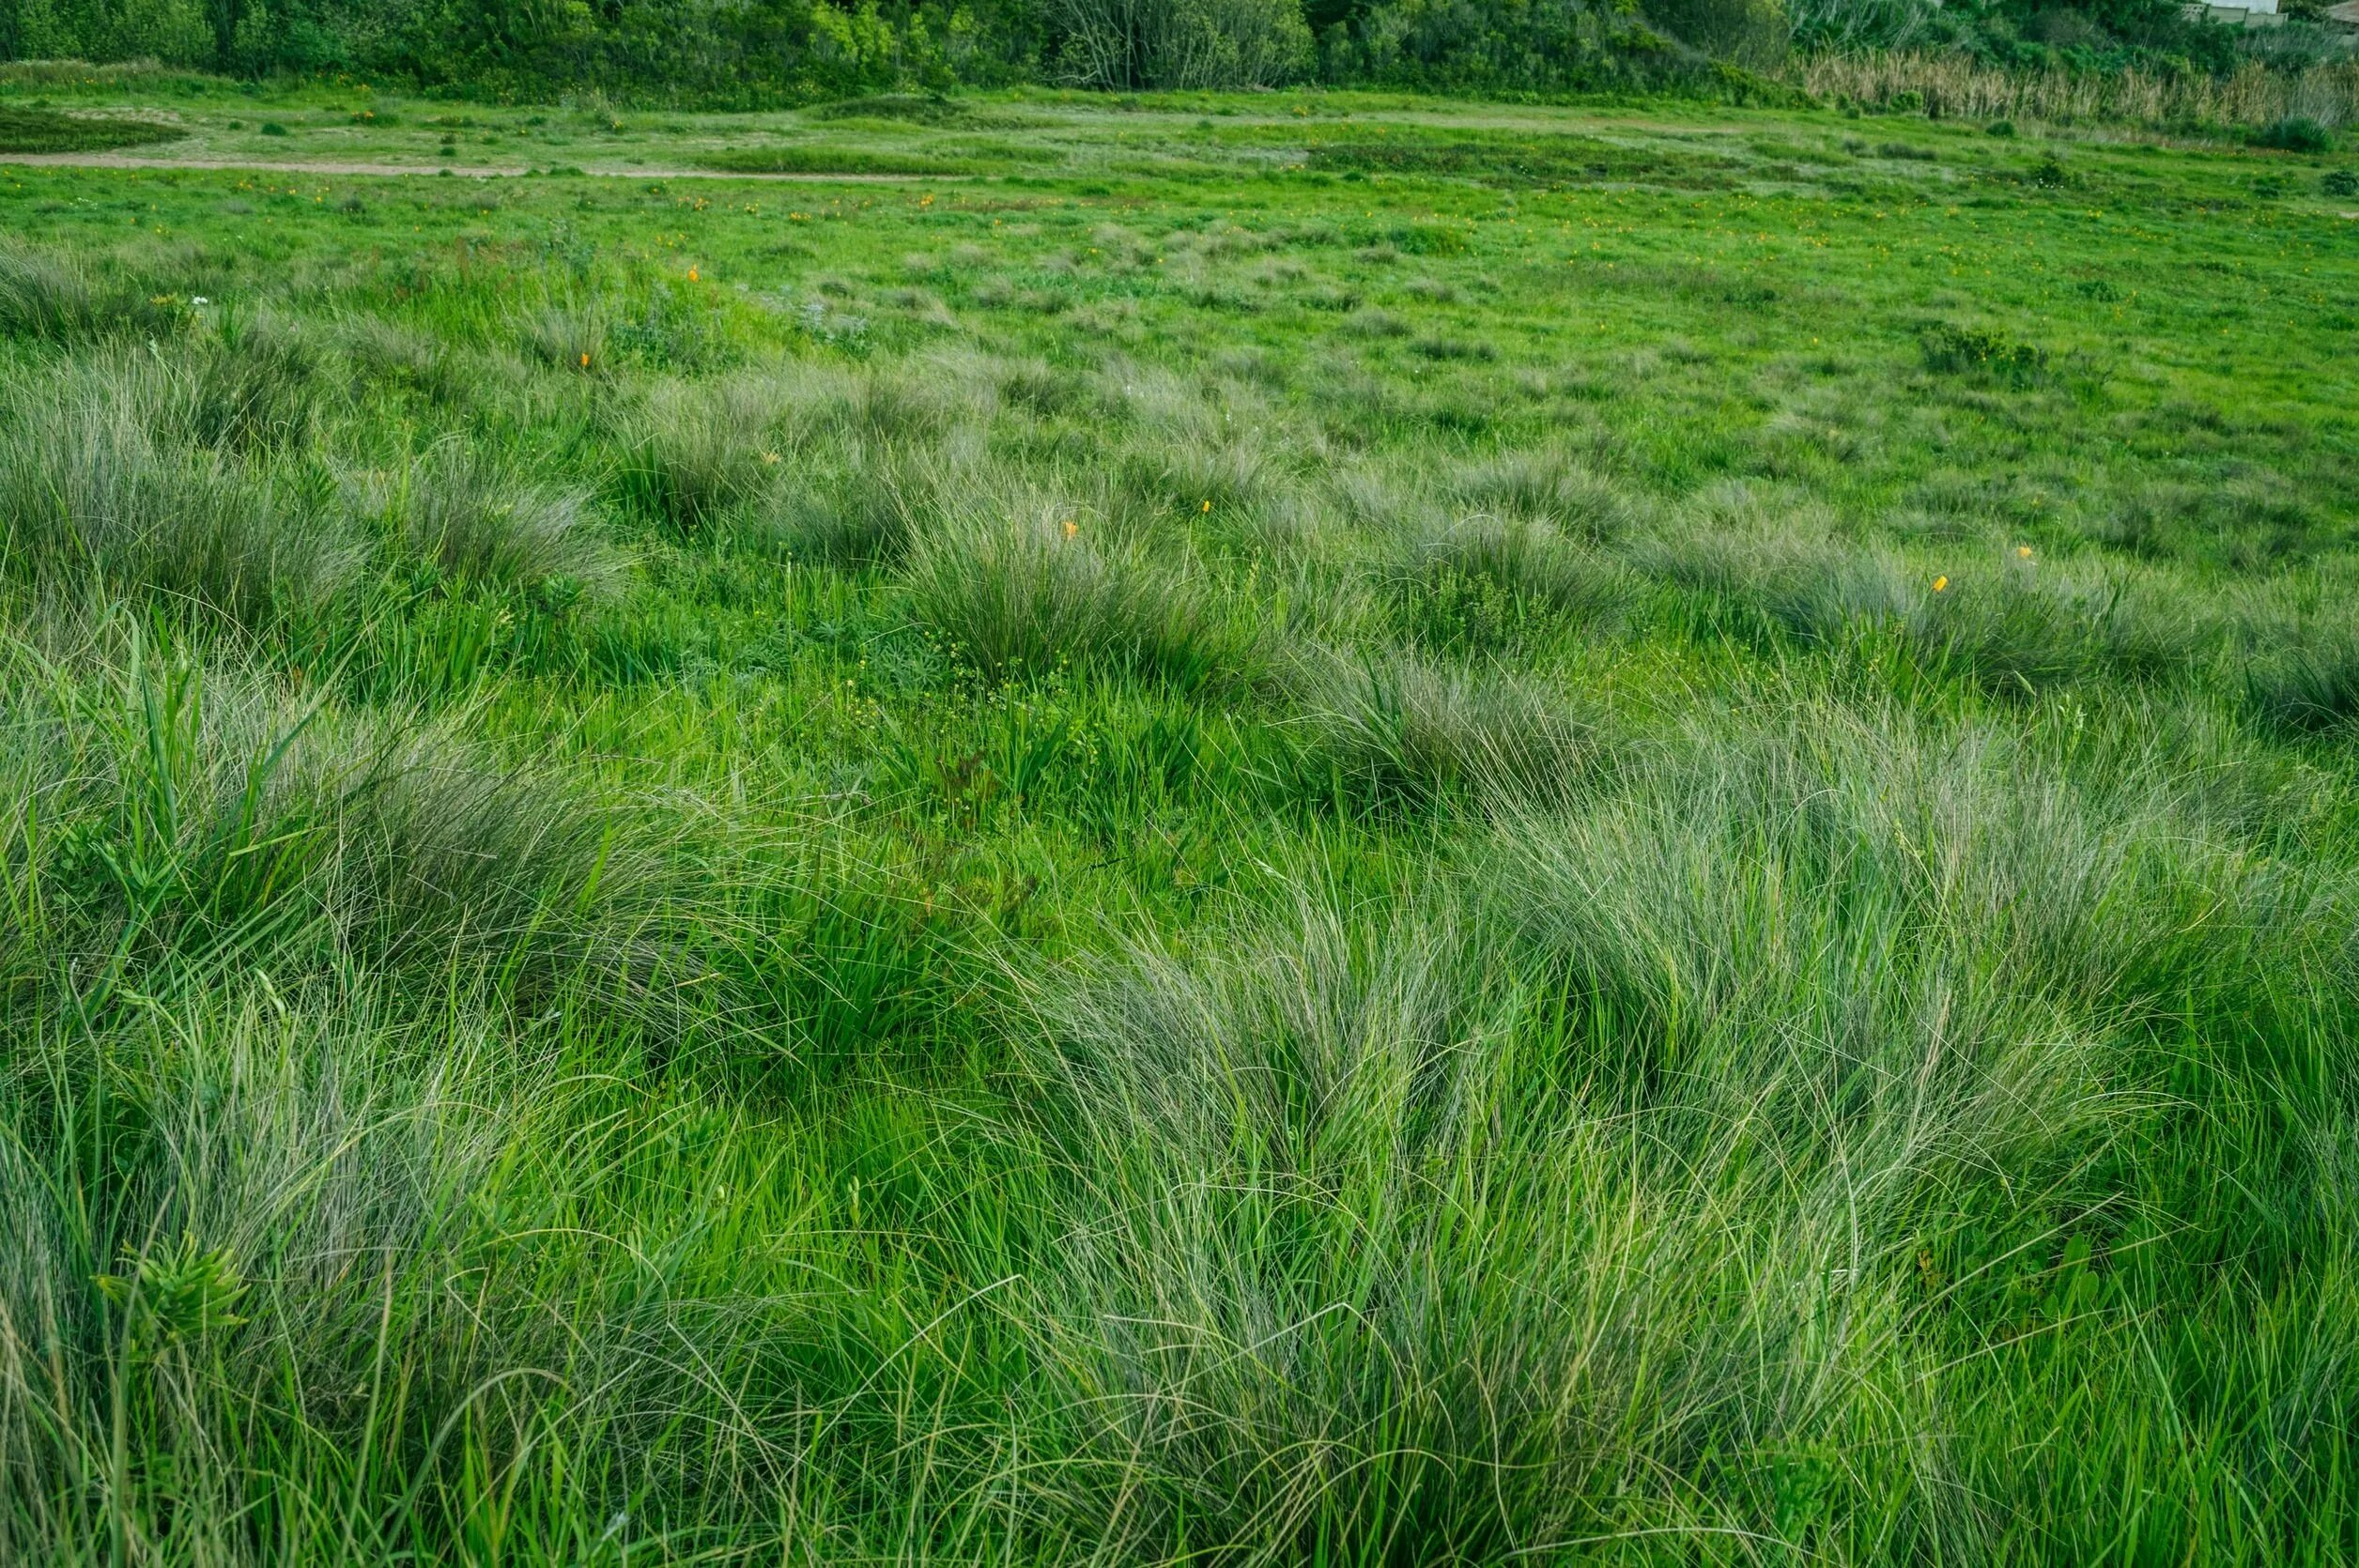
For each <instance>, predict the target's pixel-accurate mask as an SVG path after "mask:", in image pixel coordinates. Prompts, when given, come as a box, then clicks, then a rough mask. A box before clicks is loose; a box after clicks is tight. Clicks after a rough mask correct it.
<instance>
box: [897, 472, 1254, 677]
mask: <svg viewBox="0 0 2359 1568" xmlns="http://www.w3.org/2000/svg"><path fill="white" fill-rule="evenodd" d="M904 578H905V581H906V582H907V585H908V589H909V592H910V597H911V601H912V604H913V606H914V607H915V608H916V610H917V614H918V616H919V618H920V619H921V620H922V621H923V622H924V623H926V624H927V625H928V626H930V627H931V628H933V632H934V633H935V635H937V636H938V637H940V638H942V640H943V641H944V642H946V643H947V644H948V645H949V647H950V649H951V650H952V651H953V652H954V653H956V654H957V655H958V656H960V657H961V658H963V659H964V660H966V661H968V662H969V663H971V664H973V665H974V666H975V667H976V668H977V669H980V670H982V671H983V672H984V673H985V674H987V675H990V676H992V677H994V678H997V679H1006V678H1010V677H1013V676H1016V675H1019V674H1025V673H1029V674H1044V673H1046V672H1048V671H1050V670H1052V669H1056V668H1058V667H1060V666H1063V665H1067V664H1072V665H1076V666H1082V667H1085V668H1093V669H1104V670H1110V671H1120V672H1127V673H1133V674H1138V675H1143V676H1147V677H1149V678H1152V679H1156V680H1161V681H1164V682H1167V683H1170V684H1174V685H1178V686H1183V687H1186V686H1196V685H1201V684H1205V683H1207V682H1210V681H1215V680H1221V679H1234V678H1241V677H1249V676H1250V675H1251V674H1252V673H1253V672H1254V671H1255V670H1256V669H1257V667H1258V665H1259V663H1260V658H1261V655H1260V650H1259V647H1258V643H1259V638H1258V636H1257V634H1256V632H1255V631H1254V629H1253V628H1252V626H1251V624H1250V622H1249V621H1247V620H1246V619H1245V614H1246V612H1245V611H1244V610H1243V608H1242V607H1229V606H1226V605H1223V604H1221V603H1220V602H1219V601H1217V600H1216V599H1215V598H1214V597H1213V596H1212V594H1211V593H1210V591H1209V590H1208V589H1207V588H1206V586H1205V585H1204V584H1203V583H1202V582H1201V581H1200V580H1199V579H1197V578H1195V577H1194V576H1190V575H1188V574H1187V573H1185V572H1183V571H1180V570H1179V569H1177V568H1174V567H1171V566H1168V565H1165V564H1163V563H1161V562H1157V561H1151V560H1149V559H1148V558H1147V557H1146V556H1144V555H1142V554H1141V553H1139V552H1138V551H1137V550H1136V549H1134V548H1124V547H1120V546H1101V545H1100V543H1099V542H1098V541H1097V539H1096V538H1095V537H1094V535H1093V530H1089V529H1087V528H1086V527H1085V525H1084V523H1083V521H1082V519H1081V518H1080V517H1078V516H1076V515H1073V514H1072V513H1071V512H1069V511H1067V510H1066V509H1064V508H1062V507H1057V506H1050V507H1048V508H1045V509H1043V510H1041V511H1040V512H1038V513H1036V514H1034V515H1030V516H1025V515H1023V514H1021V513H1017V514H1016V515H1012V516H1011V515H1009V513H1008V512H1006V511H1001V510H998V509H995V508H989V507H976V508H973V509H969V510H965V511H963V512H961V513H958V514H954V515H950V516H948V517H946V518H945V519H944V520H943V521H942V522H941V523H940V524H938V525H937V526H936V527H935V528H934V529H933V531H931V532H929V533H927V534H926V535H924V536H923V537H921V538H919V539H918V540H917V545H916V547H915V549H914V550H913V551H912V552H911V555H910V559H909V563H908V566H907V567H906V569H905V573H904Z"/></svg>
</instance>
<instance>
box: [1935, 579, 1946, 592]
mask: <svg viewBox="0 0 2359 1568" xmlns="http://www.w3.org/2000/svg"><path fill="white" fill-rule="evenodd" d="M1949 586H1950V579H1949V578H1948V577H1935V578H1934V579H1933V591H1934V592H1935V593H1939V592H1943V591H1944V590H1946V589H1947V588H1948V587H1949Z"/></svg>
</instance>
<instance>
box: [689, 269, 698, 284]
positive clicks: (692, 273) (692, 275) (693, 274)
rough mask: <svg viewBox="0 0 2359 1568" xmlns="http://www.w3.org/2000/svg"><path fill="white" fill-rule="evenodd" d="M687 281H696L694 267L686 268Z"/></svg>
mask: <svg viewBox="0 0 2359 1568" xmlns="http://www.w3.org/2000/svg"><path fill="white" fill-rule="evenodd" d="M688 282H690V283H694V282H696V269H695V268H693V267H691V268H689V269H688Z"/></svg>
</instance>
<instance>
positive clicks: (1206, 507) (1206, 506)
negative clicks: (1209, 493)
mask: <svg viewBox="0 0 2359 1568" xmlns="http://www.w3.org/2000/svg"><path fill="white" fill-rule="evenodd" d="M1204 510H1205V511H1207V512H1210V511H1211V510H1212V503H1211V502H1210V501H1209V500H1208V501H1206V502H1205V503H1204Z"/></svg>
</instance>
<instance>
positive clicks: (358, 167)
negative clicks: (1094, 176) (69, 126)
mask: <svg viewBox="0 0 2359 1568" xmlns="http://www.w3.org/2000/svg"><path fill="white" fill-rule="evenodd" d="M0 163H26V164H34V165H39V166H43V167H52V168H67V169H208V170H227V171H232V172H236V171H241V170H250V171H252V172H254V173H255V174H281V175H364V176H369V177H380V176H381V177H400V176H408V177H439V176H442V175H446V174H447V175H451V176H453V177H456V178H459V179H516V178H518V177H522V176H525V175H529V174H531V173H532V169H530V168H529V167H527V166H525V165H523V164H515V165H507V164H496V165H486V164H474V165H470V166H468V167H464V168H462V167H460V166H459V165H457V164H450V165H447V166H446V165H443V164H439V163H432V164H426V163H331V162H316V163H292V162H269V161H261V160H252V159H239V158H141V157H137V156H135V155H133V154H131V153H121V152H0ZM580 173H581V174H582V175H584V176H586V177H589V178H592V179H766V180H770V181H773V182H775V183H779V184H784V185H908V184H912V183H916V182H921V181H922V182H940V181H943V180H956V179H966V178H970V176H966V175H848V174H847V175H806V174H794V175H787V174H739V173H735V172H733V171H730V170H722V169H583V170H581V171H580ZM568 177H571V174H570V166H569V174H568Z"/></svg>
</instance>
